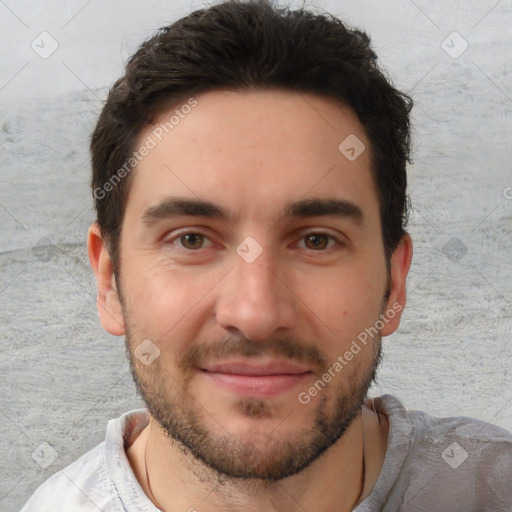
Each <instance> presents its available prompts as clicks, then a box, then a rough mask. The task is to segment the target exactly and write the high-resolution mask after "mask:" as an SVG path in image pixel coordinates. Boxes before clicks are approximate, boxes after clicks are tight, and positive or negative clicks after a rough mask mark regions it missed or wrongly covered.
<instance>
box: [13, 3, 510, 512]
mask: <svg viewBox="0 0 512 512" xmlns="http://www.w3.org/2000/svg"><path fill="white" fill-rule="evenodd" d="M411 106H412V102H411V100H410V98H408V97H407V96H406V95H404V94H402V93H400V92H399V91H397V90H396V89H394V88H393V86H392V85H391V84H390V83H389V82H388V81H387V80H386V78H385V77H384V75H383V74H382V73H381V71H380V70H379V68H378V67H377V64H376V56H375V54H374V53H373V51H372V50H371V49H370V46H369V38H368V37H367V36H366V35H365V34H364V33H362V32H360V31H357V30H349V29H347V28H346V27H345V26H344V25H343V24H342V23H341V22H340V21H339V20H337V19H335V18H331V17H328V16H323V15H314V14H312V13H310V12H307V11H302V10H301V11H290V10H287V9H282V10H280V9H277V8H275V7H273V6H272V5H271V4H269V3H267V2H258V1H253V2H236V1H228V2H224V3H221V4H218V5H216V6H214V7H211V8H209V9H207V10H202V11H198V12H195V13H193V14H191V15H190V16H188V17H186V18H184V19H182V20H180V21H178V22H176V23H175V24H174V25H172V26H170V27H166V28H164V29H162V30H161V31H159V32H158V33H157V34H156V35H155V36H154V37H153V38H152V39H150V40H149V41H147V42H145V43H144V44H143V45H142V46H141V48H140V49H139V51H138V52H137V53H136V54H135V55H134V56H133V57H132V59H131V60H130V62H129V63H128V65H127V69H126V75H125V76H124V77H122V78H121V79H120V80H119V81H118V82H117V83H116V84H115V85H114V86H113V88H112V90H111V91H110V94H109V97H108V100H107V103H106V105H105V107H104V109H103V112H102V113H101V116H100V118H99V121H98V124H97V126H96V129H95V132H94V134H93V137H92V142H91V151H92V165H93V178H92V188H93V195H94V198H95V205H96V210H97V223H95V224H94V225H93V226H92V227H91V229H90V232H89V237H88V247H89V257H90V261H91V265H92V267H93V270H94V272H95V275H96V278H97V284H98V310H99V314H100V319H101V323H102V325H103V327H104V328H105V329H106V330H107V331H108V332H110V333H111V334H114V335H120V336H122V335H125V336H126V348H127V354H128V356H129V360H130V364H131V369H132V373H133V377H134V380H135V383H136V385H137V388H138V390H139V392H140V394H141V396H142V397H143V399H144V400H145V403H146V404H147V410H146V409H143V410H137V411H132V412H129V413H127V414H125V415H123V416H122V417H121V418H118V419H116V420H112V421H110V422H109V424H108V427H107V433H106V438H105V442H104V443H102V444H100V445H98V446H97V447H96V448H94V449H93V450H92V451H90V452H89V453H87V454H85V455H84V456H82V457H81V458H80V459H79V460H77V461H76V462H75V463H73V464H72V465H70V466H69V467H68V468H65V469H64V470H62V471H61V472H59V473H57V474H56V475H54V476H53V477H52V478H51V479H50V480H49V481H48V482H47V483H45V484H43V485H42V486H41V487H40V488H39V490H38V491H36V493H35V494H34V496H33V497H32V498H31V499H30V500H29V502H28V503H27V504H26V506H25V508H24V509H23V510H24V511H26V512H28V511H36V510H37V511H46V510H52V511H56V510H70V511H78V510H101V511H107V510H108V511H118V510H119V511H121V510H129V511H132V510H133V511H135V510H157V509H159V510H164V511H166V512H171V511H172V512H174V511H189V512H190V511H199V512H202V511H205V512H209V511H214V510H215V511H222V510H230V511H233V510H244V511H260V510H264V511H298V510H301V511H311V512H313V511H314V512H324V511H333V510H336V511H340V512H342V511H350V510H356V511H357V512H363V511H364V512H366V511H381V510H382V511H386V512H391V511H393V512H395V511H398V510H400V511H407V512H410V511H426V510H429V511H431V510H436V511H448V510H449V511H452V510H461V511H464V512H468V511H482V510H489V511H490V510H492V511H506V510H507V511H510V510H512V486H511V485H510V484H511V476H512V436H511V435H510V433H508V432H507V431H505V430H503V429H500V428H498V427H495V426H492V425H489V424H485V423H483V422H480V421H477V420H472V419H468V418H448V419H440V418H434V417H432V416H429V415H427V414H424V413H421V412H417V411H416V412H411V411H407V410H406V409H405V408H404V407H403V406H402V404H401V403H400V402H399V401H398V400H397V399H396V398H394V397H392V396H389V395H386V396H383V397H380V398H376V399H374V400H368V399H367V398H366V396H367V392H368V389H369V386H370V384H371V382H372V380H373V378H374V376H375V372H376V369H377V367H378V363H379V360H380V354H381V351H380V346H381V343H380V342H381V337H382V336H387V335H389V334H391V333H393V332H394V331H396V329H397V328H398V326H399V321H400V316H401V313H402V311H403V308H404V306H405V301H406V277H407V273H408V270H409V266H410V263H411V258H412V242H411V238H410V236H409V235H408V234H407V233H406V231H405V225H406V221H407V197H406V173H405V168H406V163H407V161H408V159H409V151H410V132H409V112H410V109H411Z"/></svg>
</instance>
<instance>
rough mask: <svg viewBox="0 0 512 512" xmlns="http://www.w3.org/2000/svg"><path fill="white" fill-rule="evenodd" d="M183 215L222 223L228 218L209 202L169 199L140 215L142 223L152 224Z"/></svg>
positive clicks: (220, 209) (223, 211)
mask: <svg viewBox="0 0 512 512" xmlns="http://www.w3.org/2000/svg"><path fill="white" fill-rule="evenodd" d="M185 215H188V216H192V217H209V218H216V219H220V220H224V221H225V220H226V219H227V218H228V214H227V212H226V211H225V210H224V209H222V208H221V207H220V206H217V205H216V204H214V203H211V202H209V201H204V200H202V199H187V198H179V197H169V198H166V199H164V200H162V201H160V202H159V203H158V204H157V205H155V206H151V207H150V208H148V209H147V210H146V211H145V212H144V213H143V215H142V222H144V223H145V224H154V223H155V222H157V221H159V220H164V219H168V218H171V217H179V216H185Z"/></svg>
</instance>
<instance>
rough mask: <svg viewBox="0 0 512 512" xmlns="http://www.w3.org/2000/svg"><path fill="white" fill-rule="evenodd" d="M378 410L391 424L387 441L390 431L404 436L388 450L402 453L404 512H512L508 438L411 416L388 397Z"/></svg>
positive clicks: (455, 421) (481, 427)
mask: <svg viewBox="0 0 512 512" xmlns="http://www.w3.org/2000/svg"><path fill="white" fill-rule="evenodd" d="M381 404H382V408H383V409H384V410H385V411H386V413H387V414H388V417H389V419H390V438H393V435H394V434H393V433H392V432H391V431H392V429H393V428H395V429H396V430H397V431H398V432H399V433H400V432H401V433H402V434H404V433H405V435H403V436H402V438H401V441H400V443H395V444H394V446H393V447H391V446H388V448H389V449H393V450H394V451H395V452H397V451H402V452H404V454H403V456H402V457H401V461H400V464H399V465H400V469H399V470H398V474H397V483H398V486H397V487H398V488H400V489H401V490H402V492H403V495H402V497H403V503H404V505H407V506H405V508H404V510H427V509H428V510H432V508H428V507H427V509H424V508H421V507H420V503H421V504H422V506H423V507H424V506H425V505H426V504H428V506H429V507H432V506H434V505H435V506H437V507H444V508H441V509H449V507H456V508H455V509H458V510H465V511H477V510H478V511H480V510H493V511H495V512H497V511H510V510H512V433H511V432H509V431H507V430H505V429H503V428H501V427H498V426H496V425H493V424H491V423H487V422H484V421H481V420H477V419H474V418H468V417H447V418H441V417H436V416H433V415H430V414H427V413H425V412H422V411H410V410H407V409H406V408H405V407H404V406H403V405H402V404H401V403H400V402H399V400H398V399H396V398H394V397H392V396H390V395H385V396H383V397H381ZM394 439H395V440H396V439H397V437H396V436H394ZM395 457H396V455H395ZM457 507H458V508H457ZM461 507H462V508H461Z"/></svg>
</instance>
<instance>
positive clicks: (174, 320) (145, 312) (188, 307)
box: [123, 259, 222, 340]
mask: <svg viewBox="0 0 512 512" xmlns="http://www.w3.org/2000/svg"><path fill="white" fill-rule="evenodd" d="M125 269H126V271H125V274H124V278H123V296H124V300H125V302H126V304H127V309H128V312H129V319H128V320H129V323H130V326H131V330H132V332H133V333H135V332H136V333H138V335H139V336H144V337H147V338H150V339H155V340H166V339H167V338H169V337H171V338H178V339H181V338H183V337H186V336H187V333H189V336H190V335H192V331H194V330H198V329H199V328H200V326H201V323H202V322H203V321H204V318H205V315H207V307H208V300H207V299H208V294H209V293H210V291H211V290H213V289H214V287H215V284H216V282H218V281H219V280H220V278H221V277H222V274H221V272H220V270H219V271H215V270H212V271H209V272H204V271H199V270H198V269H195V270H194V269H188V270H183V269H177V268H176V267H175V266H174V265H172V264H169V263H166V262H161V261H160V262H158V261H149V259H148V261H144V260H141V261H140V262H139V263H138V264H136V265H131V266H130V265H128V264H127V265H125Z"/></svg>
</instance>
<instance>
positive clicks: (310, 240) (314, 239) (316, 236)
mask: <svg viewBox="0 0 512 512" xmlns="http://www.w3.org/2000/svg"><path fill="white" fill-rule="evenodd" d="M328 241H329V237H328V236H327V235H322V234H320V233H313V234H311V235H307V236H306V246H307V247H308V248H309V249H325V248H326V247H327V243H328Z"/></svg>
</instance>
